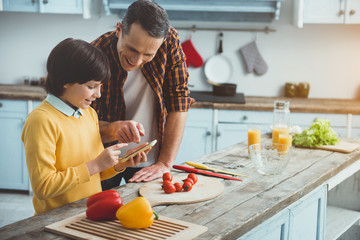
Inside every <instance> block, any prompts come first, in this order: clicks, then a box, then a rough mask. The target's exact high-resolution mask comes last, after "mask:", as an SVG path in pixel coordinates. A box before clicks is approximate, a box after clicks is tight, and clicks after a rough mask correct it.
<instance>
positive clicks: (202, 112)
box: [187, 108, 213, 123]
mask: <svg viewBox="0 0 360 240" xmlns="http://www.w3.org/2000/svg"><path fill="white" fill-rule="evenodd" d="M187 121H188V122H192V121H196V122H211V123H212V121H213V110H212V109H202V108H191V109H190V110H189V112H188V116H187Z"/></svg>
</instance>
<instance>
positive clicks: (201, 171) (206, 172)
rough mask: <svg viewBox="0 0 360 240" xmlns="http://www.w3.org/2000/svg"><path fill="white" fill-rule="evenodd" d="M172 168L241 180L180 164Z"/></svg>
mask: <svg viewBox="0 0 360 240" xmlns="http://www.w3.org/2000/svg"><path fill="white" fill-rule="evenodd" d="M173 168H175V169H178V170H183V171H186V172H192V173H200V174H205V175H209V176H214V177H219V178H225V179H231V180H236V181H242V180H241V179H238V178H234V177H230V176H227V175H223V174H218V173H214V172H209V171H203V170H199V169H196V168H191V167H185V166H180V165H173Z"/></svg>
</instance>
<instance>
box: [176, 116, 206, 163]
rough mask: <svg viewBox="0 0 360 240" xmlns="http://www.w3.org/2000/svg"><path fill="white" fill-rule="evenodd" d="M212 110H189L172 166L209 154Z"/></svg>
mask: <svg viewBox="0 0 360 240" xmlns="http://www.w3.org/2000/svg"><path fill="white" fill-rule="evenodd" d="M212 114H213V111H212V109H190V110H189V113H188V118H187V121H186V125H185V130H184V135H183V139H182V141H181V144H180V148H179V152H178V154H177V157H176V160H175V163H174V164H181V163H184V162H185V161H191V160H193V159H196V158H200V157H202V156H204V155H206V154H209V153H211V143H212V128H213V117H212Z"/></svg>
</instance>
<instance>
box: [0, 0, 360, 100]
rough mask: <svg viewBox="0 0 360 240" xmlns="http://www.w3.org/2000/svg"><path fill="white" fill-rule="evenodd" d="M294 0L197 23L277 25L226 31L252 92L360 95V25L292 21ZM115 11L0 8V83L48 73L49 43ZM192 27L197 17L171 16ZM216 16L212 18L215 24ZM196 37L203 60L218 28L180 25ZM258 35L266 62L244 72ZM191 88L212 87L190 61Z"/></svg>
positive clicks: (89, 35) (112, 19)
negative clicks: (300, 89) (84, 13)
mask: <svg viewBox="0 0 360 240" xmlns="http://www.w3.org/2000/svg"><path fill="white" fill-rule="evenodd" d="M292 18H293V2H292V1H291V0H285V1H283V2H282V8H281V13H280V20H278V21H274V22H273V23H271V24H264V23H215V24H214V23H211V24H210V23H204V22H203V23H200V22H197V23H196V25H197V26H200V27H201V26H204V27H209V26H214V27H223V28H226V27H230V28H264V27H265V26H269V27H270V28H272V29H276V32H275V33H269V34H265V33H257V34H254V33H251V32H224V54H225V55H226V56H227V57H228V58H230V59H231V60H232V63H233V67H234V73H233V76H232V78H231V80H230V82H232V83H236V84H237V85H238V87H237V91H238V92H243V93H245V95H252V96H283V86H284V84H285V82H288V81H292V82H300V81H307V82H309V83H310V85H311V90H310V95H309V97H312V98H343V99H351V98H360V88H359V86H360V84H359V83H360V66H359V63H360V25H329V24H326V25H321V24H320V25H319V24H318V25H310V24H307V25H304V28H303V29H299V28H296V27H295V26H294V25H293V24H292ZM116 21H118V17H117V16H107V17H103V18H101V19H91V20H84V19H82V17H81V16H79V15H55V14H33V13H8V12H0V83H3V84H18V83H22V81H23V78H24V76H26V75H27V76H30V77H37V78H39V77H40V76H45V75H46V68H45V64H46V59H47V56H48V54H49V53H50V51H51V49H52V48H53V47H54V46H55V45H56V44H57V43H58V42H60V41H61V40H63V39H65V38H67V37H73V38H81V39H84V40H86V41H91V40H93V39H95V38H96V37H97V36H99V35H100V34H102V33H104V32H106V31H110V30H113V29H114V28H115V24H116ZM172 24H173V25H174V26H186V27H191V26H192V25H193V23H192V22H188V23H184V22H182V23H181V22H173V23H172ZM213 24H214V25H213ZM179 33H180V36H181V39H182V40H186V39H187V38H189V37H190V35H191V39H192V41H193V44H194V45H195V47H196V49H197V50H198V52H199V53H200V55H201V56H202V57H203V59H204V60H206V59H208V58H209V57H211V56H212V55H213V54H215V53H216V48H217V35H218V32H216V31H196V32H191V31H184V30H181V31H179ZM255 36H256V39H257V46H258V48H259V51H260V53H261V55H262V56H263V58H264V59H265V61H266V62H267V64H268V67H269V69H268V72H267V73H266V74H264V75H262V76H256V75H254V74H248V73H246V72H245V68H244V62H243V59H242V58H241V56H240V53H239V49H240V48H241V47H242V46H244V45H245V44H247V43H249V42H251V41H252V40H253V39H254V38H255ZM190 84H191V85H194V87H191V88H190V89H191V90H204V91H211V85H209V84H208V83H207V82H206V80H205V77H204V74H203V69H202V68H197V69H194V68H190Z"/></svg>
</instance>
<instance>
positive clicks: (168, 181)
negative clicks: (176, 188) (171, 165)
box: [163, 180, 171, 185]
mask: <svg viewBox="0 0 360 240" xmlns="http://www.w3.org/2000/svg"><path fill="white" fill-rule="evenodd" d="M167 183H171V181H170V180H165V181H163V185H165V184H167Z"/></svg>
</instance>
